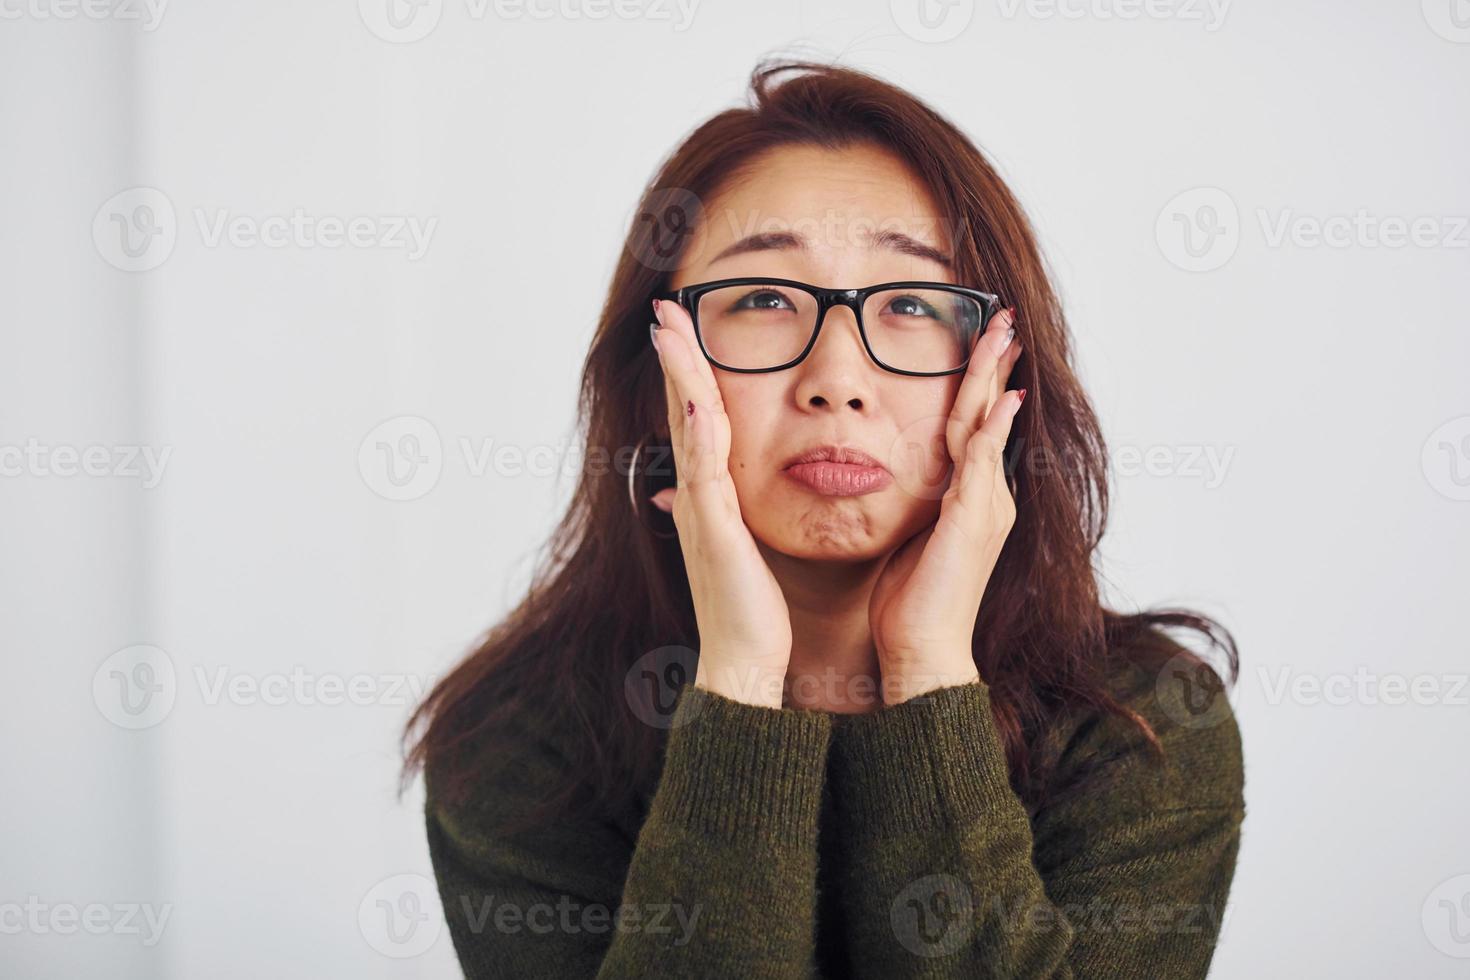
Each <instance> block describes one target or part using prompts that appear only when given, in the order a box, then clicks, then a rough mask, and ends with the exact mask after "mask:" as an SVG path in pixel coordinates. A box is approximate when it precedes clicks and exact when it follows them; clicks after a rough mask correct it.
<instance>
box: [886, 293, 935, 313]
mask: <svg viewBox="0 0 1470 980" xmlns="http://www.w3.org/2000/svg"><path fill="white" fill-rule="evenodd" d="M883 312H884V313H894V314H896V315H898V316H928V317H938V316H939V312H938V311H937V310H935V309H934V307H933V306H931V305H929V304H928V303H926V302H924V301H923V300H922V299H921V298H919V297H918V296H895V297H893V299H891V300H889V301H888V308H887V309H885V310H884V311H883Z"/></svg>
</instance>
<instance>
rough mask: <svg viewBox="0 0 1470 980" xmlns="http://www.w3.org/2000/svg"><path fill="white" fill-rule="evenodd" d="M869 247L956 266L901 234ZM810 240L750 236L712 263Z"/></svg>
mask: <svg viewBox="0 0 1470 980" xmlns="http://www.w3.org/2000/svg"><path fill="white" fill-rule="evenodd" d="M868 244H869V245H870V246H871V247H873V248H886V249H889V250H891V251H894V252H898V253H900V254H902V255H912V256H914V257H915V258H920V259H928V260H929V261H931V262H938V263H939V264H940V265H942V266H945V267H946V268H952V267H953V266H954V263H953V261H952V260H951V259H950V257H949V256H948V255H946V254H944V253H943V252H941V251H940V250H939V249H937V248H935V247H933V246H932V245H925V244H924V243H923V242H921V241H919V240H918V239H916V238H911V237H909V236H908V235H905V234H904V233H903V232H901V231H880V232H878V233H877V234H875V235H873V236H871V237H870V238H869V239H868ZM806 247H807V240H806V238H805V236H803V235H802V234H800V233H799V232H790V231H773V232H763V233H761V234H756V235H747V236H745V237H744V238H742V239H740V240H739V241H738V242H735V243H734V244H731V245H728V246H726V247H725V248H724V249H722V250H721V251H720V254H719V255H716V256H715V257H714V258H713V259H710V264H711V265H713V264H714V263H716V262H718V261H720V260H721V259H727V258H729V257H731V256H732V255H743V254H745V253H747V252H771V251H780V250H782V249H790V248H794V249H805V248H806Z"/></svg>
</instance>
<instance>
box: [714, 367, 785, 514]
mask: <svg viewBox="0 0 1470 980" xmlns="http://www.w3.org/2000/svg"><path fill="white" fill-rule="evenodd" d="M762 382H765V383H762ZM719 384H720V397H721V398H722V399H723V400H724V402H725V415H726V417H727V418H728V419H729V420H730V465H729V468H730V475H731V476H732V477H734V478H735V480H736V485H737V487H738V486H739V484H740V483H741V482H742V481H743V480H750V479H752V478H753V476H754V475H755V474H757V473H760V472H762V470H763V465H764V462H765V461H767V460H768V458H770V462H772V463H774V458H773V456H774V454H775V453H777V452H778V451H779V447H778V446H777V445H775V443H776V437H777V435H778V434H779V432H780V427H779V419H780V409H781V404H782V403H781V394H780V392H779V391H778V390H776V386H775V385H773V384H770V383H769V379H768V378H765V377H762V376H759V375H756V376H751V377H735V378H733V379H731V378H729V377H728V376H727V377H721V378H720V381H719Z"/></svg>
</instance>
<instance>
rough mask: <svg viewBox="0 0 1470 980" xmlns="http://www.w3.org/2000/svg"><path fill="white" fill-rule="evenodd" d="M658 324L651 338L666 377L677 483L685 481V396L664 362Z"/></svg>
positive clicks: (666, 404)
mask: <svg viewBox="0 0 1470 980" xmlns="http://www.w3.org/2000/svg"><path fill="white" fill-rule="evenodd" d="M657 327H658V324H656V323H651V324H649V338H650V340H651V341H652V343H653V351H654V356H655V357H657V358H658V367H659V372H660V373H661V374H662V375H663V379H664V411H665V414H666V415H667V418H668V424H669V446H670V447H671V448H672V449H673V451H674V464H675V465H674V476H675V483H676V484H678V483H683V482H684V466H683V464H682V463H680V462H679V460H681V459H683V458H684V412H683V409H682V408H681V406H682V405H683V404H684V396H683V395H681V394H680V393H679V386H678V384H677V382H675V380H674V375H673V372H671V371H670V370H669V369H668V367H667V366H666V365H665V363H664V354H663V350H662V346H663V345H661V344H660V343H659V342H658V340H657V335H658V334H659V333H660V332H661V331H659V330H657V329H656V328H657Z"/></svg>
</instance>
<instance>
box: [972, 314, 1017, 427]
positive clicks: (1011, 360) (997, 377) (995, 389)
mask: <svg viewBox="0 0 1470 980" xmlns="http://www.w3.org/2000/svg"><path fill="white" fill-rule="evenodd" d="M1010 314H1011V325H1010V327H1009V329H1010V330H1011V331H1015V332H1013V333H1011V338H1012V339H1011V342H1010V343H1009V344H1008V345H1006V348H1005V352H1004V353H1002V354H1001V355H1000V358H999V360H998V361H997V362H996V365H995V374H994V376H993V377H992V378H991V382H990V397H989V398H987V399H986V400H985V407H984V409H983V411H982V414H981V418H982V419H983V418H984V417H985V416H987V415H989V414H990V410H991V408H993V407H994V406H995V404H996V403H997V402H998V401H999V400H1000V396H1001V395H1002V394H1004V393H1005V390H1006V385H1008V384H1009V383H1010V380H1011V369H1012V368H1014V367H1015V366H1016V362H1017V361H1018V360H1020V359H1021V339H1020V337H1019V336H1017V333H1018V332H1019V331H1018V328H1017V324H1016V308H1015V307H1011V308H1010Z"/></svg>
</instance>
